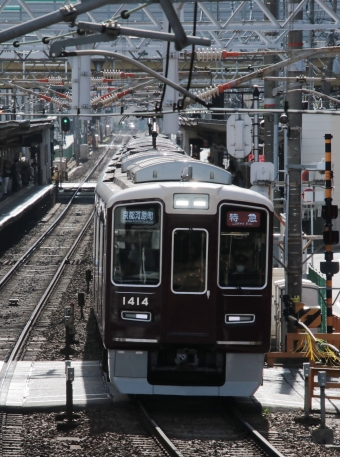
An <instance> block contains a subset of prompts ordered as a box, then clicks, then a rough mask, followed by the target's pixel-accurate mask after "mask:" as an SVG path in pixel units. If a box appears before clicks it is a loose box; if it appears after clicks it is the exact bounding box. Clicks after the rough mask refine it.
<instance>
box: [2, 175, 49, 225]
mask: <svg viewBox="0 0 340 457" xmlns="http://www.w3.org/2000/svg"><path fill="white" fill-rule="evenodd" d="M53 192H54V186H53V185H52V184H47V185H43V186H34V185H28V186H25V187H22V188H21V189H20V190H18V191H17V192H15V193H13V194H10V195H8V196H6V198H5V196H4V197H2V198H1V199H0V232H1V230H2V229H4V228H5V227H7V226H9V225H11V224H12V223H13V222H15V221H16V220H18V219H20V218H21V217H22V216H24V215H25V214H27V213H28V212H29V211H30V210H32V209H33V208H34V207H35V206H36V205H37V204H39V203H40V202H42V201H43V200H44V199H46V198H47V197H52V194H53Z"/></svg>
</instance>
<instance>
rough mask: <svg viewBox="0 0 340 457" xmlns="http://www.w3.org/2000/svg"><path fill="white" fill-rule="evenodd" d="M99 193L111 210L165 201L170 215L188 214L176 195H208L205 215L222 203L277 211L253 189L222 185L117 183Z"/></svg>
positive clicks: (106, 184) (100, 186)
mask: <svg viewBox="0 0 340 457" xmlns="http://www.w3.org/2000/svg"><path fill="white" fill-rule="evenodd" d="M96 192H97V194H98V195H99V196H100V197H101V198H102V199H103V201H104V202H105V204H106V205H107V207H111V206H113V205H114V204H115V203H117V202H120V203H124V202H126V203H128V202H131V201H136V200H150V199H155V200H159V199H161V200H162V201H164V202H165V204H166V207H167V212H169V213H171V212H175V213H185V212H187V209H182V210H178V209H176V210H175V209H174V208H173V195H174V194H175V193H180V194H181V193H191V194H206V193H208V194H209V196H210V206H209V210H208V211H206V212H205V214H216V211H217V205H218V202H220V201H223V200H225V201H228V202H231V203H236V204H239V205H249V204H250V205H255V206H256V205H259V206H264V207H266V208H267V209H268V210H269V211H273V203H272V202H271V201H270V200H269V199H268V198H266V197H264V196H263V195H261V194H259V193H258V192H255V191H253V190H250V189H244V188H242V187H238V186H235V185H229V186H225V185H221V184H212V183H205V182H193V181H189V182H178V181H177V182H173V181H168V182H157V183H146V184H143V185H136V186H133V187H129V188H124V189H122V188H121V187H120V186H119V185H117V183H116V182H104V183H100V184H98V186H97V189H96ZM190 213H191V214H199V213H200V214H202V213H201V211H200V210H197V211H195V210H191V211H190Z"/></svg>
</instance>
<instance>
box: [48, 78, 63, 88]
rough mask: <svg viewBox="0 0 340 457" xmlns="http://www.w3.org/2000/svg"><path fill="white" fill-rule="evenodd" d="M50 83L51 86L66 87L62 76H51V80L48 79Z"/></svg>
mask: <svg viewBox="0 0 340 457" xmlns="http://www.w3.org/2000/svg"><path fill="white" fill-rule="evenodd" d="M48 82H49V83H50V84H55V85H58V86H60V85H64V81H63V80H62V79H61V77H60V76H51V77H50V78H48Z"/></svg>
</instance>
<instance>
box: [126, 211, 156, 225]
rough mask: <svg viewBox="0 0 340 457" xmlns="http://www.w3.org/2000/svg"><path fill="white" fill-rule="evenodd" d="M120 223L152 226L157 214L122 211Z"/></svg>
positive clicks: (152, 212)
mask: <svg viewBox="0 0 340 457" xmlns="http://www.w3.org/2000/svg"><path fill="white" fill-rule="evenodd" d="M120 221H121V223H122V224H141V225H151V224H153V223H154V222H155V212H154V210H153V209H149V210H134V209H128V210H122V211H121V213H120Z"/></svg>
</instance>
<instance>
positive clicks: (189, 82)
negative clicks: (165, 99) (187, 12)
mask: <svg viewBox="0 0 340 457" xmlns="http://www.w3.org/2000/svg"><path fill="white" fill-rule="evenodd" d="M196 26H197V2H195V6H194V24H193V30H192V35H193V36H196ZM194 59H195V45H194V44H193V45H192V48H191V59H190V68H189V76H188V84H187V91H189V89H190V86H191V78H192V70H193V67H194ZM185 99H186V96H185V97H184V98H183V106H184V104H185Z"/></svg>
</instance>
